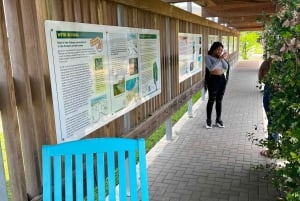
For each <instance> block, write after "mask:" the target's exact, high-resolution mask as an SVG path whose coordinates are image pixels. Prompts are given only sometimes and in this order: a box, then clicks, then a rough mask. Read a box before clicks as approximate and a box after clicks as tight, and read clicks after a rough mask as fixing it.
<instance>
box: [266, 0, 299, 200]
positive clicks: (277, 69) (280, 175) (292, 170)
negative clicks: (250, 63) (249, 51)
mask: <svg viewBox="0 0 300 201" xmlns="http://www.w3.org/2000/svg"><path fill="white" fill-rule="evenodd" d="M280 3H281V5H282V9H281V10H280V12H278V13H277V15H276V16H274V17H272V18H271V21H270V22H269V23H267V24H266V25H265V30H264V32H263V35H262V39H263V42H264V46H265V50H266V52H267V53H269V54H270V55H271V57H272V58H273V62H272V64H271V70H270V72H269V73H268V75H267V77H266V79H265V80H264V82H265V83H267V84H268V85H269V86H275V87H273V88H272V89H273V90H271V95H272V100H271V103H270V108H271V112H270V115H271V119H272V126H270V127H269V128H268V132H270V133H275V132H277V133H280V134H281V138H280V140H279V142H277V143H273V144H272V143H271V142H267V141H266V140H264V141H262V142H261V143H262V144H268V148H269V151H270V152H271V153H273V156H274V157H275V158H281V159H284V160H285V161H286V162H285V165H283V166H280V167H279V166H277V167H275V168H271V170H272V171H273V172H272V175H273V181H274V185H275V186H276V187H277V188H278V189H279V190H280V192H281V193H282V195H283V199H284V200H288V201H296V200H300V63H299V59H300V3H299V0H280Z"/></svg>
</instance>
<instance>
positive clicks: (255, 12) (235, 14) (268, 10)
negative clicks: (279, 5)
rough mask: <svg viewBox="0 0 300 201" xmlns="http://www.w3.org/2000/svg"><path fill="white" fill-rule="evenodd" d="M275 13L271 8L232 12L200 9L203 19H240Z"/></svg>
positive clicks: (245, 9)
mask: <svg viewBox="0 0 300 201" xmlns="http://www.w3.org/2000/svg"><path fill="white" fill-rule="evenodd" d="M273 13H275V9H274V8H273V7H264V8H261V7H252V8H244V9H232V10H222V11H215V10H211V9H206V8H202V16H203V17H241V16H253V15H263V14H266V15H270V14H273Z"/></svg>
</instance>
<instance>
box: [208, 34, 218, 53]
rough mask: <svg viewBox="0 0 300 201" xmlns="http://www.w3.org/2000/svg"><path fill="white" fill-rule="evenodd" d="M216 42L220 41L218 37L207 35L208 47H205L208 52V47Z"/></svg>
mask: <svg viewBox="0 0 300 201" xmlns="http://www.w3.org/2000/svg"><path fill="white" fill-rule="evenodd" d="M216 41H220V40H219V36H218V35H208V47H207V49H208V50H209V49H210V47H211V46H212V44H213V43H214V42H216Z"/></svg>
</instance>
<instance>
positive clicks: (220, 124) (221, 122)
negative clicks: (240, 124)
mask: <svg viewBox="0 0 300 201" xmlns="http://www.w3.org/2000/svg"><path fill="white" fill-rule="evenodd" d="M216 125H217V126H218V127H219V128H225V126H224V124H223V121H222V120H219V121H216Z"/></svg>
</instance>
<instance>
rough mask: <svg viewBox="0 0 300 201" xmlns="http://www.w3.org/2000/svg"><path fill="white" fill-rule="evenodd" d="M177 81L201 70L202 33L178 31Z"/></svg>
mask: <svg viewBox="0 0 300 201" xmlns="http://www.w3.org/2000/svg"><path fill="white" fill-rule="evenodd" d="M178 46H179V82H182V81H184V80H186V79H187V78H189V77H192V76H193V75H195V74H196V73H198V72H200V71H201V70H202V35H201V34H190V33H179V34H178Z"/></svg>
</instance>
